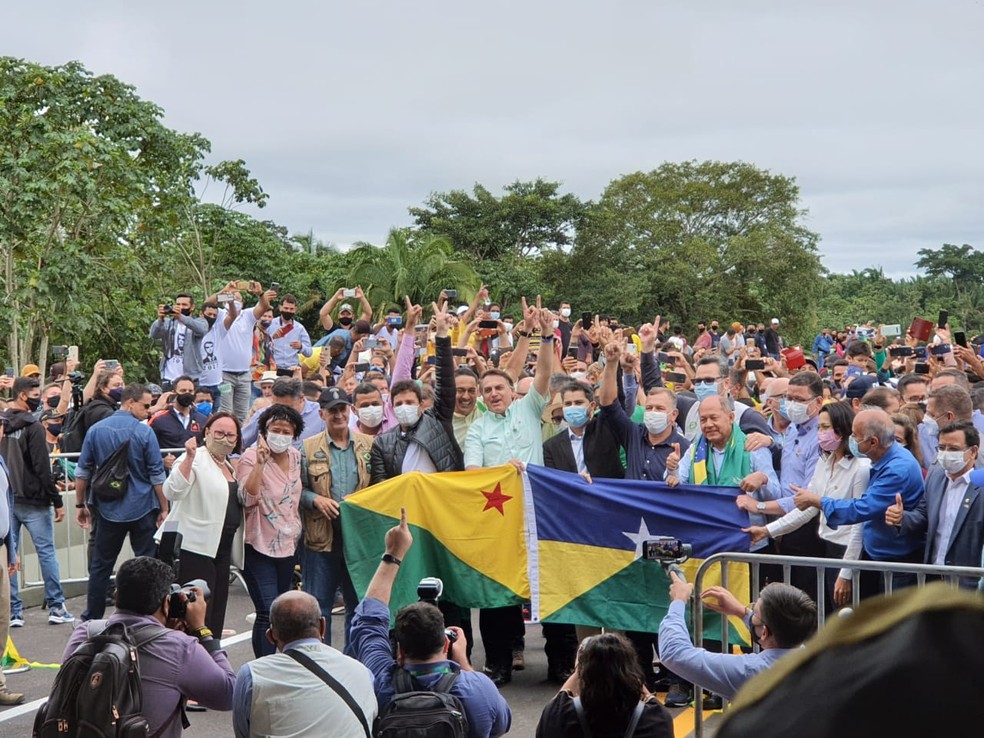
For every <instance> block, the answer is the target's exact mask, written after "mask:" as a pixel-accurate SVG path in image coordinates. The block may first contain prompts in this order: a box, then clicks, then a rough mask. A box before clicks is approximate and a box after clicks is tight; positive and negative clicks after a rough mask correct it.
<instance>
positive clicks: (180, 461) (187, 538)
mask: <svg viewBox="0 0 984 738" xmlns="http://www.w3.org/2000/svg"><path fill="white" fill-rule="evenodd" d="M203 435H204V438H205V448H199V446H198V440H197V439H195V438H190V439H188V441H187V443H185V452H184V453H183V454H182V455H181V456H179V457H178V458H177V460H176V461H175V463H174V465H173V466H172V467H171V473H170V475H168V478H167V481H166V482H164V495H165V496H166V497H167V499H168V500H170V501H171V511H170V513H168V516H167V521H165V526H166V525H167V523H168V522H174V523H177V527H178V532H179V533H181V536H182V539H181V549H180V551H179V552H178V555H179V556H180V570H179V571H178V572H177V576H178V584H185V583H186V582H189V581H191V580H192V579H204V580H205V581H206V582H207V583H208V587H209V589H210V590H211V592H212V597H211V600H210V601H209V603H208V612H207V614H206V617H205V624H206V625H207V626H208V628H209V630H211V631H212V633H213V634H214V635H215V637H216V638H221V637H222V629H223V627H224V624H225V613H226V604H227V603H228V601H229V567H230V564H233V563H234V564H235V565H236V566H238V567H240V568H242V566H243V537H242V522H243V508H242V505H241V504H240V502H239V483H238V482H237V481H236V471H235V468H234V467H233V465H232V463H231V462H230V461H229V455H230V454H236V453H239V451H240V449H241V446H240V444H241V439H242V429H241V427H240V425H239V420H238V419H237V418H236V416H235V415H233V414H232V413H227V412H218V413H215V414H214V415H213V416H212V417H210V418H209V419H208V422H206V423H205V428H204V431H203ZM164 530H165V528H164V527H161V528H159V529H158V531H157V535H156V536H155V538H156V540H157V543H158V545H159V544H160V542H161V536H162V535H163V533H164ZM162 553H165V554H167V555H170V554H173V552H172V551H166V552H162Z"/></svg>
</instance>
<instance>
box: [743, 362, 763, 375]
mask: <svg viewBox="0 0 984 738" xmlns="http://www.w3.org/2000/svg"><path fill="white" fill-rule="evenodd" d="M745 368H746V369H748V371H750V372H761V371H765V360H764V359H745Z"/></svg>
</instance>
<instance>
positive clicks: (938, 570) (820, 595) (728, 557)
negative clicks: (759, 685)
mask: <svg viewBox="0 0 984 738" xmlns="http://www.w3.org/2000/svg"><path fill="white" fill-rule="evenodd" d="M728 564H749V566H750V567H751V572H750V589H751V602H754V601H755V600H756V599H757V598H758V593H759V591H760V589H761V587H760V586H759V567H760V566H762V565H763V564H770V565H777V566H782V575H783V581H786V582H788V581H790V573H791V569H792V567H794V566H795V567H803V568H811V567H813V568H815V569H816V577H817V617H818V627H820V628H822V627H823V624H824V623H825V622H826V615H825V610H826V599H827V598H826V586H825V582H824V577H825V574H826V571H827V569H837V570H838V571H840V570H841V569H850V570H851V575H852V578H851V583H852V585H853V586H852V592H851V598H852V602H851V606H852V607H857V606H858V603H859V602H860V594H861V589H860V575H861V572H862V571H873V572H879V573H881V574H882V578H883V581H884V585H885V586H884V588H885V592H886V594H889V593H891V592H892V583H893V580H894V578H895V575H896V574H915V575H916V586H917V587H922V586H925V584H926V577H927V576H931V577H942V579H943V580H944V581H946V582H947V583H948V584H951V585H952V586H954V587H955V586H957V582H958V581H959V580H960V578H961V577H969V578H978V579H979V578H981V577H984V567H976V566H935V565H932V564H907V563H896V562H887V561H851V560H845V559H824V558H812V557H808V556H777V555H773V554H753V553H731V552H728V553H719V554H714V555H713V556H708V557H707V558H706V559H704V561H703V562H702V563H701V565H700V567H699V568H698V569H697V576H696V577H695V578H694V597H693V600H692V601H691V603H690V605H691V616H692V618H693V634H694V644H695V645H696V646H698V647H700V646H702V645H703V642H704V617H703V612H704V608H703V603H702V602H701V599H700V597H699V596H698V595H699V593H700V592H701V591H703V589H704V586H703V583H704V576H705V574H706V573H707V571H708V569H710V568H711V567H713V566H717V565H720V567H721V585H722V586H724V587H725V588H727V586H728V567H727V565H728ZM721 643H724V644H727V643H728V624H727V618H722V619H721ZM754 648H755V650H756V651H757V650H758V646H755V647H754ZM693 688H694V736H695V738H702V737H703V735H704V706H703V700H702V697H701V695H702V692H701V686H700V685H699V684H694V685H693Z"/></svg>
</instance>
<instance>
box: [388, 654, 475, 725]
mask: <svg viewBox="0 0 984 738" xmlns="http://www.w3.org/2000/svg"><path fill="white" fill-rule="evenodd" d="M456 681H458V672H452V673H451V674H443V675H442V676H441V678H440V679H439V680H438V682H437V684H435V685H434V687H433V688H432V689H427V688H426V687H424V686H423V685H422V684H421V683H420V682H418V681H417V679H416V678H415V677H413V676H412V675H411V674H409V673H408V672H407V671H406V669H404V668H402V667H401V666H395V667H394V668H393V688H394V689H395V690H396V694H394V695H393V699H392V700H391V701H390V703H389V704H388V705H386V707H385V708H383V710H382V711H381V712H380V713H379V716H378V717H377V718H376V724H375V726H374V728H373V733H372V734H373V736H374V738H467V736H468V718H467V717H466V716H465V706H464V705H463V704H462V703H461V700H460V699H459V698H458V697H457V696H456V695H453V694H451V688H452V687H454V683H455V682H456Z"/></svg>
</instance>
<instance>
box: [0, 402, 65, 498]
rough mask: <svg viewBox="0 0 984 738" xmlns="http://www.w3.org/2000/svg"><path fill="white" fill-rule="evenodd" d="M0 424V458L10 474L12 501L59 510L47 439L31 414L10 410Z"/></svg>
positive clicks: (59, 496)
mask: <svg viewBox="0 0 984 738" xmlns="http://www.w3.org/2000/svg"><path fill="white" fill-rule="evenodd" d="M0 421H2V422H3V429H4V435H3V441H2V442H0V454H3V460H4V461H6V462H7V468H8V469H9V470H10V483H11V485H13V488H14V499H15V500H16V501H17V502H22V503H25V504H28V505H36V506H38V507H47V506H48V505H54V506H55V507H61V506H62V496H61V492H59V491H58V487H57V486H56V485H55V480H54V478H52V476H51V460H50V458H49V457H48V442H47V438H46V436H45V432H44V428H42V427H41V423H40V422H38V419H37V418H35V417H34V413H31V412H27V411H26V410H20V409H17V408H10V409H8V410H6V411H4V413H3V414H2V416H0Z"/></svg>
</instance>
